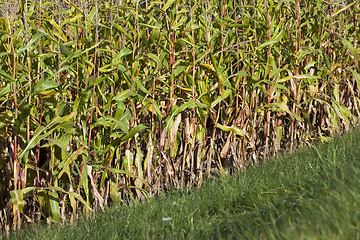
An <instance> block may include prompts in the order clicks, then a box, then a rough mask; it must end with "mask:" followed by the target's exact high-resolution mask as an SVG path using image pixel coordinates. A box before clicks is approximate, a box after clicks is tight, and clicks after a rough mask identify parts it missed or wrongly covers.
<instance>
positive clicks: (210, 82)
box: [0, 0, 360, 229]
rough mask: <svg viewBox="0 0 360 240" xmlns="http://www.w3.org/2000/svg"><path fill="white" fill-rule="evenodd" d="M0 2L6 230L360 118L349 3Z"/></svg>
mask: <svg viewBox="0 0 360 240" xmlns="http://www.w3.org/2000/svg"><path fill="white" fill-rule="evenodd" d="M0 6H1V8H0V9H1V13H0V14H1V17H0V127H1V129H2V131H1V133H0V134H1V135H0V139H1V142H0V154H1V155H0V169H1V172H0V174H1V179H2V181H1V183H0V184H1V196H0V197H1V199H0V201H1V202H0V208H1V209H2V211H1V215H0V219H1V223H2V226H5V227H6V228H7V229H9V227H10V224H13V226H14V227H16V226H20V224H21V221H28V222H32V221H35V220H38V219H47V220H48V221H55V222H59V221H62V220H65V219H66V218H67V216H70V220H71V221H72V220H73V219H74V218H77V215H78V214H79V212H81V211H83V213H84V214H85V215H86V214H88V213H89V212H90V211H92V210H93V209H96V208H103V207H104V206H106V205H107V204H108V203H109V202H113V203H121V202H128V201H129V200H131V199H137V198H144V197H146V198H148V197H150V196H153V195H154V194H156V193H158V192H159V191H161V190H164V189H166V188H169V187H170V186H177V187H180V186H193V185H201V183H202V181H203V178H204V177H206V178H207V177H210V176H211V175H214V174H218V175H221V176H223V175H224V174H226V173H228V172H230V173H231V172H232V171H233V169H238V170H241V169H243V168H245V167H247V166H250V165H253V164H255V163H258V162H260V161H261V159H264V158H268V157H273V156H275V155H276V153H277V152H279V151H281V150H290V151H291V150H292V149H294V146H296V145H298V144H303V143H309V142H311V140H313V139H321V140H326V139H327V137H329V136H331V135H332V134H333V133H334V132H336V131H342V130H348V129H349V127H350V126H351V125H352V124H355V123H356V122H357V117H358V116H359V115H360V112H359V104H360V101H359V98H358V97H359V96H358V95H359V91H358V87H359V86H358V84H359V83H360V74H359V65H360V59H359V34H360V29H359V3H358V2H357V1H354V2H350V1H337V0H336V1H331V2H330V3H328V2H325V1H321V0H312V1H301V0H295V1H284V0H283V1H282V0H279V1H271V0H263V1H255V0H253V1H249V0H247V1H245V0H244V1H233V0H219V1H214V0H212V1H210V0H205V1H195V0H189V1H185V0H167V1H152V0H145V1H141V2H140V1H127V2H126V3H125V2H122V1H120V0H112V1H97V0H94V1H82V0H55V1H54V2H50V1H45V0H43V1H42V0H40V1H35V0H32V1H31V0H21V1H19V0H1V1H0ZM79 210H81V211H79Z"/></svg>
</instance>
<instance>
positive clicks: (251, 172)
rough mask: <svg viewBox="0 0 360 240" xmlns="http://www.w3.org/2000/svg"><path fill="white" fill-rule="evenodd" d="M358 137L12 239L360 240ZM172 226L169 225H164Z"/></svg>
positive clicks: (24, 232) (356, 132)
mask: <svg viewBox="0 0 360 240" xmlns="http://www.w3.org/2000/svg"><path fill="white" fill-rule="evenodd" d="M359 167H360V130H359V129H355V130H353V131H352V132H351V133H349V134H346V135H344V136H342V137H338V138H336V139H335V140H334V141H331V142H329V143H326V144H318V145H316V146H314V147H312V148H308V149H304V150H299V151H298V152H296V153H294V154H292V155H286V156H282V157H280V158H278V159H276V160H275V161H272V162H267V163H265V164H262V165H258V166H255V167H253V168H251V169H248V170H246V171H244V172H242V173H240V174H238V175H236V176H232V177H227V178H226V179H223V180H220V179H219V180H213V181H210V182H207V183H206V184H204V186H203V187H202V188H201V189H200V190H199V189H193V190H191V191H190V190H188V189H183V190H174V191H171V192H169V193H167V194H164V195H162V196H160V197H157V198H153V199H151V200H150V201H149V202H146V203H140V204H134V205H131V206H128V207H125V206H121V207H119V208H115V207H113V208H110V209H108V210H106V211H105V212H102V213H99V214H96V215H94V217H93V218H92V220H91V221H80V222H79V223H77V224H75V225H73V226H66V227H59V226H53V227H51V228H50V229H49V228H48V227H46V226H42V227H36V228H33V229H26V230H21V232H20V233H19V234H17V235H11V238H12V239H17V238H18V239H360V215H359V211H360V177H359V172H360V169H359ZM166 219H168V220H166Z"/></svg>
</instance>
